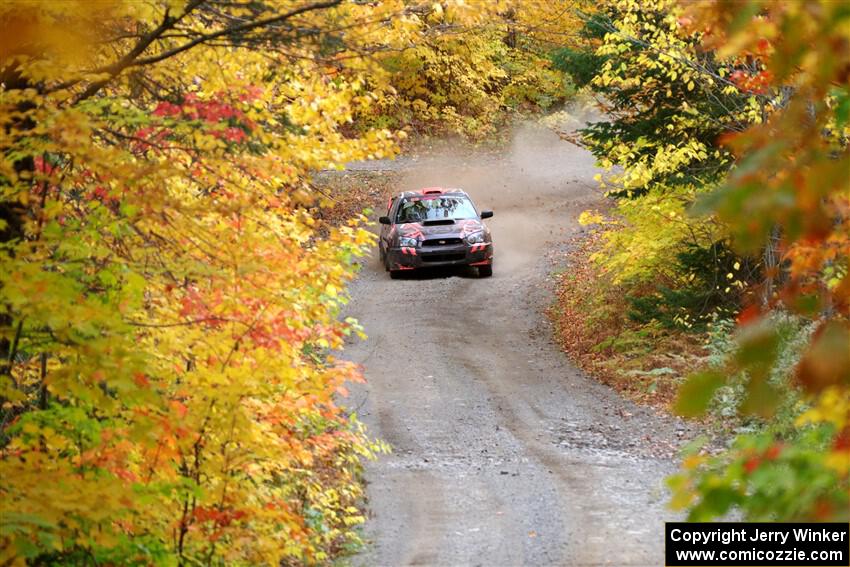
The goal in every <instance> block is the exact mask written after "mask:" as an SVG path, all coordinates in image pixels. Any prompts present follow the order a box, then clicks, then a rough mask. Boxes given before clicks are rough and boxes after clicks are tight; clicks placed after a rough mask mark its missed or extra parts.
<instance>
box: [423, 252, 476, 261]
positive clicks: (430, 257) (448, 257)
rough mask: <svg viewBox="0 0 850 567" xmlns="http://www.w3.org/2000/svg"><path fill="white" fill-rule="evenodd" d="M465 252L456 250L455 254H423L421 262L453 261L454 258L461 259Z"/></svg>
mask: <svg viewBox="0 0 850 567" xmlns="http://www.w3.org/2000/svg"><path fill="white" fill-rule="evenodd" d="M464 258H466V254H464V253H463V252H458V253H456V254H423V255H422V261H423V262H453V261H455V260H463V259H464Z"/></svg>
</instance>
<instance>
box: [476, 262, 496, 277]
mask: <svg viewBox="0 0 850 567" xmlns="http://www.w3.org/2000/svg"><path fill="white" fill-rule="evenodd" d="M492 275H493V265H492V264H491V265H489V266H478V277H479V278H489V277H490V276H492Z"/></svg>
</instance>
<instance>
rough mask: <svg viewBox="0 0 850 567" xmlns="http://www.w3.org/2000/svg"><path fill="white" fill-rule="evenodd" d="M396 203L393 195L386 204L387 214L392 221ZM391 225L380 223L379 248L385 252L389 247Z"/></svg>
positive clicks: (396, 199) (396, 200)
mask: <svg viewBox="0 0 850 567" xmlns="http://www.w3.org/2000/svg"><path fill="white" fill-rule="evenodd" d="M396 203H398V197H397V196H396V197H393V198H392V199H390V202H389V205H387V216H388V217H390V221H391V222H392V221H393V220H394V219H395V206H396ZM392 230H393V225H392V224H382V225H381V233H380V236H379V238H380V246H381V249H382V250H383V251H384V252H386V251H387V250H389V248H390V244H392V243H391V242H390V240H391V236H392Z"/></svg>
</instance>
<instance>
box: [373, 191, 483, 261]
mask: <svg viewBox="0 0 850 567" xmlns="http://www.w3.org/2000/svg"><path fill="white" fill-rule="evenodd" d="M492 216H493V211H481V212H480V213H479V212H478V209H476V208H475V205H474V204H472V200H471V199H470V198H469V195H467V194H466V193H465V192H464V191H461V190H460V189H442V188H439V187H429V188H427V189H422V190H420V191H406V192H404V193H401V194H399V195H396V196H395V197H393V198H392V199H390V202H389V206H388V207H387V216H384V217H381V218H380V219H379V220H380V222H381V225H382V226H381V237H380V241H379V242H378V248H379V249H380V253H381V261H382V262H383V263H384V266H385V267H386V269H387V270H389V272H390V276H391V277H393V278H395V277H398V275H399V274H400V273H401V272H402V271H404V270H414V269H416V268H424V267H428V266H456V265H457V266H463V265H465V266H476V267H477V268H478V275H479V276H481V277H485V278H486V277H489V276H491V275H493V241H492V240H491V238H490V231H489V230H488V229H487V227H486V226H485V225H484V223H483V222H481V220H482V219H487V218H490V217H492Z"/></svg>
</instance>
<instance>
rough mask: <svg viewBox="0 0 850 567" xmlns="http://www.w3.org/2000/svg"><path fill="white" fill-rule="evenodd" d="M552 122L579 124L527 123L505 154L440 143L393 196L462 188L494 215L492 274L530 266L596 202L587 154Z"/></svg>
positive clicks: (490, 222) (408, 171)
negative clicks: (429, 189) (431, 188)
mask: <svg viewBox="0 0 850 567" xmlns="http://www.w3.org/2000/svg"><path fill="white" fill-rule="evenodd" d="M553 118H554V119H555V120H567V119H569V122H563V124H564V126H565V127H563V128H558V129H561V130H562V131H563V130H565V129H567V128H570V129H574V128H575V127H580V126H582V125H583V122H581V121H580V120H577V119H576V118H575V115H574V114H570V113H566V114H564V115H563V116H559V115H555V116H554V117H550V119H549V120H550V122H549V123H548V124H547V125H541V124H537V123H531V122H527V123H524V124H522V125H520V126H518V127H517V128H516V129H515V130H514V131H513V133H512V136H511V143H510V145H509V150H508V151H502V152H493V151H489V152H488V151H487V150H483V149H480V150H474V151H472V152H470V150H469V146H468V145H463V144H451V143H447V142H444V143H443V144H441V145H440V146H439V147H436V148H433V149H431V150H429V152H428V155H427V157H424V158H422V159H417V160H415V161H414V162H413V163H408V164H407V166H406V167H405V169H404V171H405V173H404V175H403V176H402V178H401V182H400V183H399V186H398V190H399V191H406V190H415V189H421V188H423V187H433V186H437V187H446V188H460V189H463V190H465V191H466V192H467V193H469V194H470V195H471V197H472V199H473V200H474V201H475V203H476V205H478V208H479V209H480V210H486V209H491V210H493V211H494V213H495V215H494V217H493V218H492V219H491V220H488V221H487V224H488V226H489V227H490V229H491V232H492V234H493V242H494V247H495V262H494V267H495V272H496V273H497V274H498V272H499V271H501V270H517V269H522V268H524V267H529V266H531V265H533V263H534V262H535V261H538V260H539V259H540V258H541V257H542V255H543V253H544V252H545V250H546V248H547V246H548V245H549V243H550V242H551V241H553V240H555V239H561V238H562V237H565V236H568V233H569V232H571V231H572V230H574V229H575V227H576V223H575V217H576V216H577V215H578V214H579V213H580V212H581V211H582V210H583V209H584V208H587V207H589V206H592V203H593V202H594V201H595V200H596V199H597V198H598V193H597V192H596V191H594V190H593V187H595V185H596V183H595V182H594V181H593V176H594V175H595V174H596V171H597V170H596V167H595V164H594V159H593V156H591V155H590V154H589V153H588V152H586V151H581V150H579V151H577V150H578V149H577V148H576V147H575V146H574V145H572V144H570V143H569V142H565V141H563V140H561V139H560V138H559V137H558V135H557V134H556V133H555V132H554V131H553V129H552V127H551V126H552V124H551V121H552V119H553Z"/></svg>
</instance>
